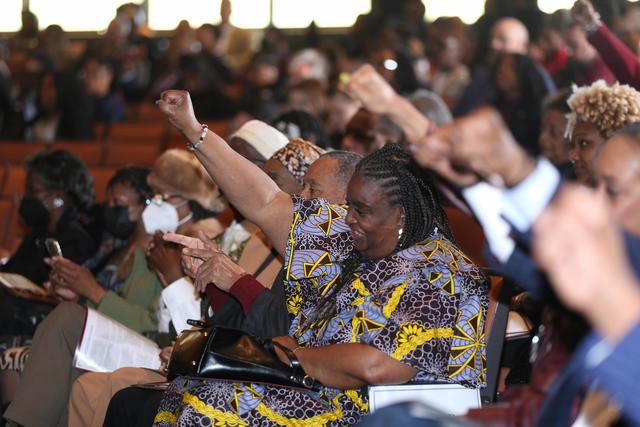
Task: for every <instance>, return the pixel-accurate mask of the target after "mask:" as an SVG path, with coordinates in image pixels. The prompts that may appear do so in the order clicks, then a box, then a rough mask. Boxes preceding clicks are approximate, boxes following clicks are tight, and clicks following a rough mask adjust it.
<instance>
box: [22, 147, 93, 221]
mask: <svg viewBox="0 0 640 427" xmlns="http://www.w3.org/2000/svg"><path fill="white" fill-rule="evenodd" d="M25 168H26V170H27V174H28V175H36V176H37V177H38V178H40V180H41V181H42V185H43V186H44V188H45V189H46V190H49V191H51V190H59V191H63V192H64V193H66V194H67V195H68V196H69V199H70V200H71V203H72V205H73V207H75V208H77V209H80V210H85V209H87V208H88V207H89V206H90V205H91V204H92V203H93V200H94V194H93V177H92V176H91V174H90V173H89V170H88V169H87V166H86V165H85V164H84V162H83V161H82V160H80V159H78V158H77V157H76V156H75V155H73V154H72V153H70V152H69V151H67V150H53V151H42V152H40V153H36V154H35V155H33V156H31V157H30V158H29V159H28V160H27V161H26V162H25Z"/></svg>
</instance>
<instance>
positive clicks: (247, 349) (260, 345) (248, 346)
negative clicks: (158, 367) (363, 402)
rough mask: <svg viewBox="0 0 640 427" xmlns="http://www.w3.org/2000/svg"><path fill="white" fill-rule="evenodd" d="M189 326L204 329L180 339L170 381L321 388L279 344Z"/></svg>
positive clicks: (169, 372) (224, 330) (170, 366)
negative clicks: (193, 379)
mask: <svg viewBox="0 0 640 427" xmlns="http://www.w3.org/2000/svg"><path fill="white" fill-rule="evenodd" d="M189 323H190V324H193V325H197V326H200V328H199V329H192V330H188V331H183V332H182V333H181V334H180V335H179V336H178V338H177V339H176V343H175V344H174V346H173V350H172V352H171V358H170V359H169V364H168V366H167V378H168V379H169V380H173V379H174V378H176V377H177V376H187V377H196V378H212V379H218V380H228V381H238V382H251V383H265V384H274V385H280V386H286V387H295V388H301V389H307V390H315V391H317V390H319V389H320V387H321V385H320V384H319V383H318V382H317V381H316V380H315V379H313V378H312V377H310V376H308V375H306V373H305V372H304V370H303V369H302V367H301V366H300V363H299V361H298V359H297V358H296V357H295V355H294V354H293V353H292V352H291V351H290V350H289V349H287V348H286V347H284V346H281V345H280V344H278V343H276V342H275V341H272V340H270V339H261V338H258V337H254V336H251V335H249V334H247V333H246V332H244V331H241V330H238V329H231V328H224V327H218V326H211V325H206V324H205V323H204V322H199V321H190V322H189ZM274 346H277V347H279V348H280V349H282V350H283V351H284V353H285V354H286V355H287V357H288V358H289V360H290V363H291V366H289V365H287V364H285V363H282V362H281V361H280V359H278V356H277V355H276V353H275V350H274Z"/></svg>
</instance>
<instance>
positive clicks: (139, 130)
mask: <svg viewBox="0 0 640 427" xmlns="http://www.w3.org/2000/svg"><path fill="white" fill-rule="evenodd" d="M167 127H168V123H167V122H166V121H165V120H162V121H152V122H125V123H113V124H111V125H110V126H107V127H106V128H105V130H104V131H103V132H104V134H105V136H106V140H107V141H109V142H111V143H129V142H145V143H152V144H158V145H161V144H164V142H165V139H166V131H167ZM97 135H99V134H97Z"/></svg>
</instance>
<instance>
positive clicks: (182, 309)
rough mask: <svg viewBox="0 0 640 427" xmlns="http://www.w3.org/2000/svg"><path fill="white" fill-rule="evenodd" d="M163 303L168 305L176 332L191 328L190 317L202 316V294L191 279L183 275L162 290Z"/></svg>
mask: <svg viewBox="0 0 640 427" xmlns="http://www.w3.org/2000/svg"><path fill="white" fill-rule="evenodd" d="M160 299H161V301H162V302H161V305H162V304H164V306H166V307H167V309H168V311H169V314H170V317H171V321H172V322H173V327H174V328H175V330H176V332H177V333H178V334H179V333H180V332H182V331H184V330H187V329H191V326H190V325H189V324H188V323H187V320H189V319H199V318H200V296H199V295H198V294H197V293H196V290H195V288H194V287H193V285H192V284H191V279H189V278H187V277H182V278H181V279H178V280H176V281H175V282H173V283H172V284H170V285H169V286H167V287H166V288H165V289H164V290H163V291H162V296H161V298H160Z"/></svg>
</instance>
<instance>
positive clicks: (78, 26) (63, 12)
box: [2, 0, 142, 31]
mask: <svg viewBox="0 0 640 427" xmlns="http://www.w3.org/2000/svg"><path fill="white" fill-rule="evenodd" d="M6 1H7V0H2V3H3V6H2V8H3V12H2V14H4V13H5V6H4V3H5V2H6ZM134 2H135V3H141V2H142V0H135V1H134ZM20 3H22V1H20ZM124 3H130V1H129V0H100V1H87V0H55V1H52V0H30V2H29V8H30V9H31V11H32V12H33V13H35V15H36V16H37V17H38V21H39V25H40V28H46V27H47V26H49V25H51V24H58V25H60V26H61V27H62V28H63V29H64V30H65V31H101V30H105V29H106V28H107V26H108V25H109V22H111V20H112V19H113V18H115V16H116V9H117V8H118V6H120V5H122V4H124ZM18 22H20V20H18Z"/></svg>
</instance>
